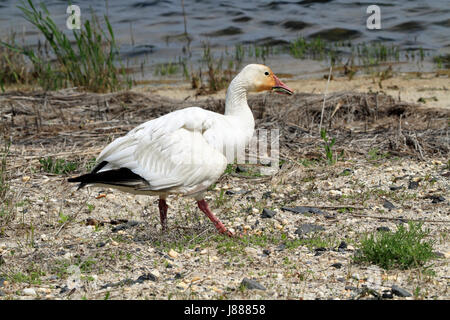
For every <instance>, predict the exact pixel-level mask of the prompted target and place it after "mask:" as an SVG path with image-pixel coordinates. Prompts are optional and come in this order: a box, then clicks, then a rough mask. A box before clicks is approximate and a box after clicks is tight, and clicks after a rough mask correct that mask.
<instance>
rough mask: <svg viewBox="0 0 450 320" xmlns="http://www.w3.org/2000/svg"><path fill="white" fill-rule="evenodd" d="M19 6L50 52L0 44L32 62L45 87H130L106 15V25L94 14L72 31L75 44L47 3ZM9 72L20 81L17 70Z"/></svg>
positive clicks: (12, 44)
mask: <svg viewBox="0 0 450 320" xmlns="http://www.w3.org/2000/svg"><path fill="white" fill-rule="evenodd" d="M18 8H19V9H20V10H21V11H22V14H23V16H24V18H25V19H26V20H27V21H28V22H30V23H31V24H32V25H33V26H35V27H36V28H37V29H38V30H39V31H40V32H41V34H42V35H43V36H44V37H45V40H46V45H47V44H48V45H49V47H50V52H49V54H47V55H44V54H40V53H37V54H36V53H35V52H34V51H32V50H30V49H27V48H24V47H19V46H17V45H16V44H14V43H5V42H0V45H2V46H3V47H6V48H7V49H9V50H10V51H8V52H11V50H12V51H14V52H16V53H20V54H22V55H23V56H25V57H27V58H28V59H29V60H30V61H31V63H32V65H33V68H34V69H33V73H34V74H36V79H37V81H38V83H39V85H40V86H41V87H42V88H43V89H44V90H57V89H60V88H64V87H69V86H74V87H79V88H83V89H85V90H88V91H93V92H107V91H116V90H120V89H122V88H124V87H127V86H128V87H130V85H131V80H129V79H126V78H125V69H124V68H123V67H121V68H118V67H117V66H116V64H117V62H119V61H118V58H119V56H118V55H119V53H118V49H117V47H116V43H115V39H114V32H113V30H112V27H111V24H110V23H109V20H108V17H107V16H104V20H105V24H106V28H103V27H102V26H100V22H99V20H98V18H97V17H96V16H95V15H94V14H93V13H92V18H91V20H89V19H86V21H85V22H84V24H83V26H82V28H81V29H80V30H76V29H74V30H73V36H74V38H75V41H74V43H73V44H72V43H71V41H70V40H69V38H68V37H67V36H66V35H65V33H64V32H63V31H61V30H60V29H59V28H58V27H57V25H56V24H55V22H54V21H53V20H52V18H51V17H50V13H49V11H48V9H47V7H46V6H45V4H43V3H41V4H40V8H37V7H36V6H35V5H34V4H33V2H32V1H31V0H28V1H27V3H22V5H21V6H18ZM104 30H107V32H105V31H104ZM53 60H55V61H54V62H52V61H53ZM120 64H121V63H120ZM120 69H121V70H120ZM8 74H12V75H13V76H15V80H16V81H18V80H19V79H18V77H17V74H18V72H17V71H12V72H11V71H10V72H9V73H8ZM9 77H11V76H9ZM3 82H5V80H3ZM0 83H1V79H0Z"/></svg>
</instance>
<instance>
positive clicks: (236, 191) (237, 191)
mask: <svg viewBox="0 0 450 320" xmlns="http://www.w3.org/2000/svg"><path fill="white" fill-rule="evenodd" d="M249 192H250V191H248V190H244V189H241V190H227V191H225V194H226V195H228V196H233V195H235V194H243V195H244V194H247V193H249Z"/></svg>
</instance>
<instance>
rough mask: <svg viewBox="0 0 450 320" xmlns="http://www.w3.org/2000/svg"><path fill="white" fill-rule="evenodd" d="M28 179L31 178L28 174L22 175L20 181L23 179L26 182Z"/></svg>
mask: <svg viewBox="0 0 450 320" xmlns="http://www.w3.org/2000/svg"><path fill="white" fill-rule="evenodd" d="M30 179H31V177H30V176H23V177H22V181H23V182H28V181H30Z"/></svg>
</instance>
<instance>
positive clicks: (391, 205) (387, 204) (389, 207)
mask: <svg viewBox="0 0 450 320" xmlns="http://www.w3.org/2000/svg"><path fill="white" fill-rule="evenodd" d="M383 207H385V208H386V209H389V210H392V209H395V206H394V205H393V204H392V203H391V202H390V201H388V200H387V199H384V203H383Z"/></svg>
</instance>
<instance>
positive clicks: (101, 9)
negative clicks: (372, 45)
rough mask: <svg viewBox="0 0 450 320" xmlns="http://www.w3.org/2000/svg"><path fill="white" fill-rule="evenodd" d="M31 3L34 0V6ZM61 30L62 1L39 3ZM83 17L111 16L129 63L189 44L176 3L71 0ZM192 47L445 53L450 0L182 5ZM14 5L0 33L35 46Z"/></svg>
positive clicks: (8, 0)
mask: <svg viewBox="0 0 450 320" xmlns="http://www.w3.org/2000/svg"><path fill="white" fill-rule="evenodd" d="M35 2H36V1H35ZM44 2H45V3H46V5H47V7H48V8H49V10H50V12H51V14H52V16H53V18H54V19H55V20H56V22H57V24H58V25H60V26H61V28H64V27H65V20H66V13H65V10H66V7H67V1H54V0H53V1H50V0H45V1H44ZM73 3H74V4H77V5H79V6H80V7H81V13H82V18H83V17H89V15H90V13H89V7H90V6H91V7H92V9H93V10H94V12H95V13H96V14H97V15H100V16H101V15H103V14H108V16H109V18H110V21H111V23H112V25H113V28H114V30H115V33H116V38H117V39H118V42H119V43H120V45H121V49H122V51H123V52H124V54H125V55H127V56H128V57H129V58H135V57H141V56H144V55H146V56H148V57H150V58H149V59H150V60H152V59H153V60H154V61H161V60H164V59H166V60H169V59H176V57H177V56H178V55H180V54H181V52H182V49H183V47H186V46H187V45H188V43H187V42H186V39H185V38H183V37H180V35H181V34H182V33H183V32H184V19H183V13H182V7H181V0H131V1H123V0H107V1H87V0H78V1H73ZM184 3H185V11H186V20H187V32H188V34H189V37H190V40H191V41H190V43H189V46H190V48H193V49H194V51H195V48H200V47H201V43H202V41H205V40H207V41H209V43H210V44H211V45H212V46H213V47H215V46H216V47H222V48H223V47H225V46H233V45H235V44H237V43H242V44H245V43H257V44H279V43H284V42H286V41H289V40H292V39H295V38H296V37H297V36H298V35H303V36H305V37H314V36H317V35H320V36H321V38H323V39H328V40H332V41H333V40H352V41H353V42H355V43H358V42H362V41H364V42H367V41H374V40H380V41H383V42H386V43H394V44H396V45H400V46H401V47H402V48H406V49H407V48H411V49H412V48H419V47H421V48H424V49H430V50H437V49H442V48H444V49H445V50H447V49H449V48H450V1H448V0H429V1H426V2H425V1H420V0H409V1H395V2H394V1H387V0H383V1H365V0H363V1H351V0H300V1H257V0H247V1H237V0H228V1H214V0H195V1H189V0H185V1H184ZM17 4H18V1H13V0H0V30H1V31H0V32H1V35H5V34H6V33H7V31H8V30H9V29H13V30H16V31H18V32H19V33H23V34H24V38H25V41H26V42H27V43H36V42H37V38H36V37H37V33H36V32H35V31H33V29H32V28H31V26H30V25H29V24H28V23H26V22H25V21H24V19H23V18H21V12H20V10H19V9H17V8H16V6H17ZM371 4H377V5H378V6H379V7H380V8H381V28H382V29H381V30H368V29H367V28H366V20H367V18H368V16H369V15H368V14H367V13H366V9H367V7H368V6H369V5H371Z"/></svg>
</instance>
